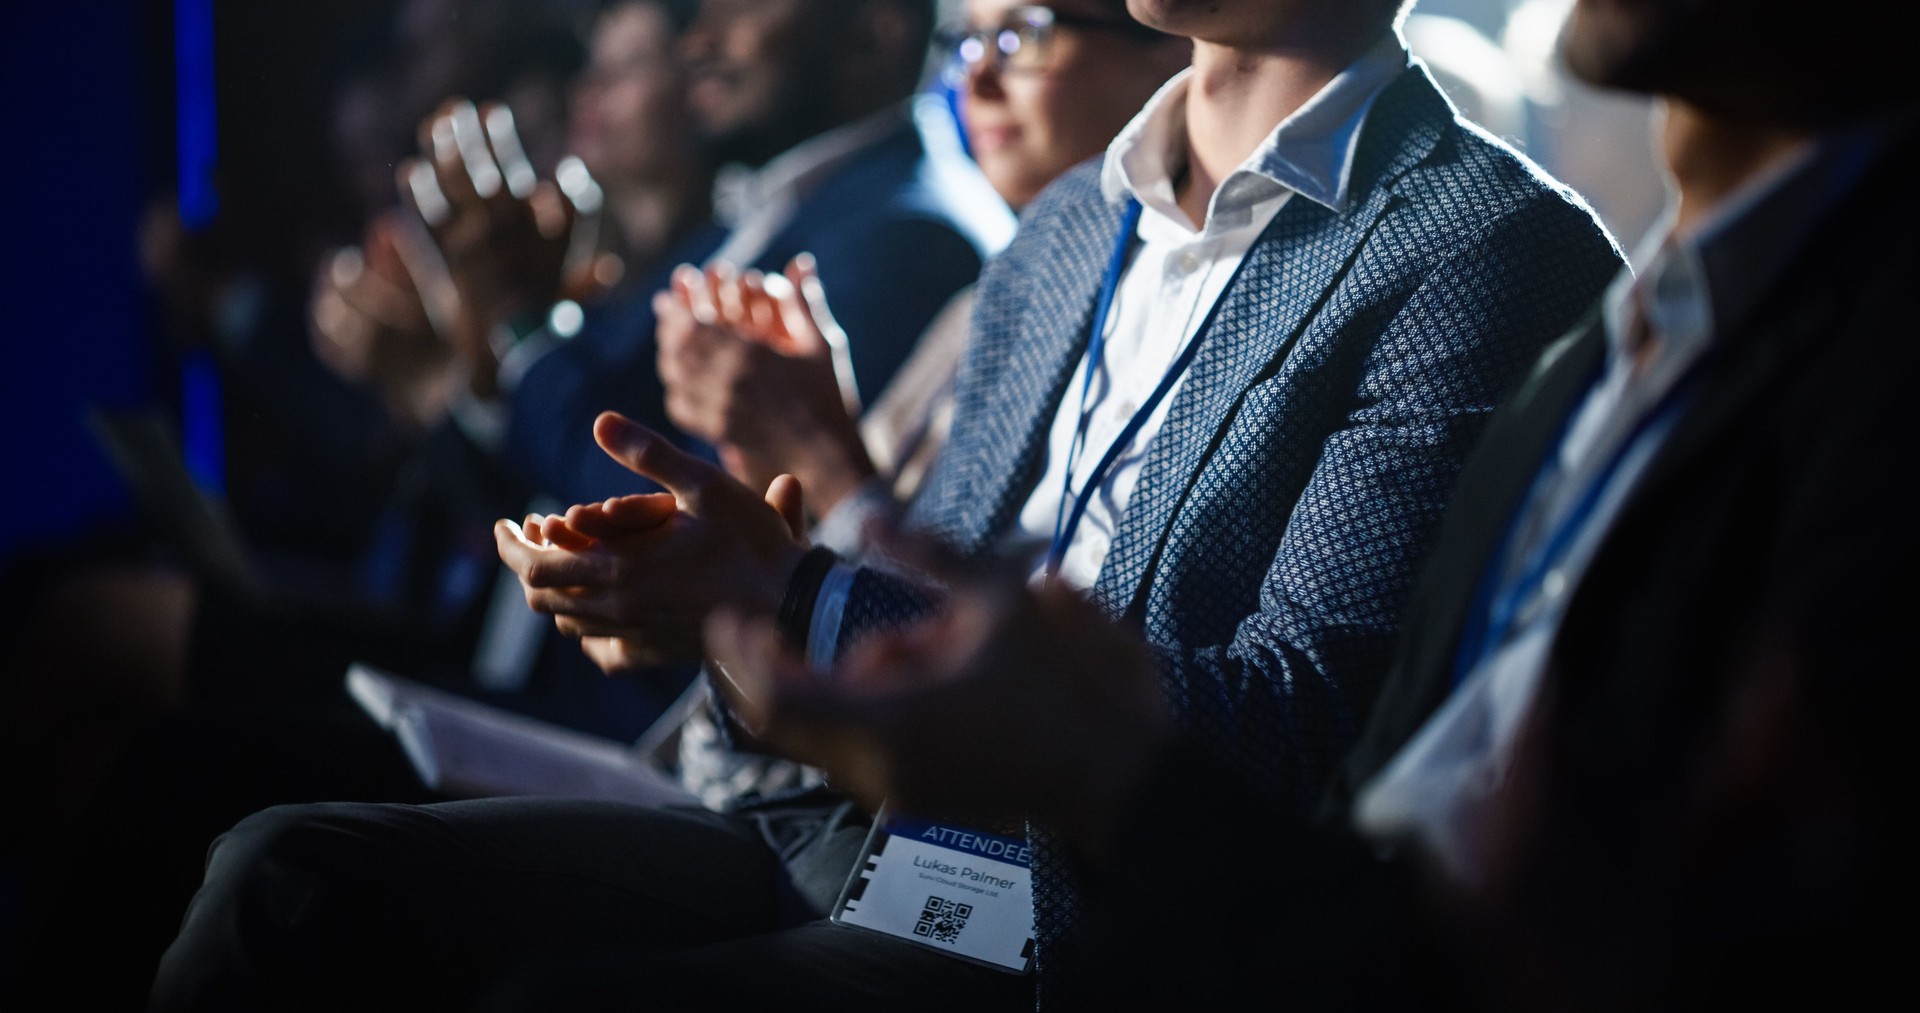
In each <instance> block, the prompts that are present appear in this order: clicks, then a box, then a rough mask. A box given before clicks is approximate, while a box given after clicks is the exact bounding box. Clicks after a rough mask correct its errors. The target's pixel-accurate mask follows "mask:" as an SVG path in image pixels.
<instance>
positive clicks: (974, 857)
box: [833, 809, 1033, 974]
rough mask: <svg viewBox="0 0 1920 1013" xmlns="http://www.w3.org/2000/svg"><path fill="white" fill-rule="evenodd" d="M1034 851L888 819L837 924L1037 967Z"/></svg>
mask: <svg viewBox="0 0 1920 1013" xmlns="http://www.w3.org/2000/svg"><path fill="white" fill-rule="evenodd" d="M1032 851H1033V849H1032V848H1031V847H1030V846H1029V845H1028V844H1027V842H1026V841H1024V840H1021V839H1019V838H1016V837H1005V836H1001V835H999V834H993V833H986V832H984V831H980V830H973V829H970V828H967V827H957V826H951V825H948V824H942V823H925V822H922V821H919V820H911V819H906V818H904V817H896V816H891V815H889V814H888V813H887V812H886V811H885V810H884V809H882V811H881V812H880V815H879V818H877V819H875V820H874V821H873V830H872V831H871V832H870V833H869V834H868V835H867V843H866V848H865V850H863V851H862V852H861V855H860V861H859V863H858V864H856V865H855V866H854V869H853V875H851V876H849V877H847V885H846V886H845V887H844V888H843V889H842V890H841V891H840V901H839V903H838V904H836V905H835V906H834V909H833V920H834V921H835V922H838V923H840V924H842V925H852V926H856V927H859V928H863V929H871V930H873V931H875V932H884V933H886V934H887V935H890V936H896V937H898V938H901V939H905V940H907V941H908V942H912V943H918V944H919V945H921V946H926V947H929V948H931V949H935V950H939V951H940V952H942V953H946V954H948V955H950V956H953V957H958V958H960V959H962V960H970V961H973V962H975V963H978V964H985V965H987V966H989V967H995V968H999V969H1001V970H1003V971H1011V972H1014V973H1019V974H1025V973H1028V972H1030V971H1031V970H1032V969H1033V873H1032V864H1033V853H1032Z"/></svg>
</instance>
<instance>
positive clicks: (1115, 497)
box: [808, 32, 1409, 668]
mask: <svg viewBox="0 0 1920 1013" xmlns="http://www.w3.org/2000/svg"><path fill="white" fill-rule="evenodd" d="M1408 65H1409V58H1408V55H1407V49H1406V44H1405V42H1404V41H1403V40H1402V39H1401V38H1400V35H1399V33H1398V32H1388V33H1387V34H1385V35H1383V36H1382V37H1381V39H1380V41H1379V42H1377V43H1376V44H1374V46H1373V47H1372V48H1370V49H1369V50H1368V51H1367V52H1366V53H1365V54H1363V55H1362V56H1361V57H1360V58H1359V59H1357V60H1355V61H1354V63H1353V64H1352V65H1351V66H1349V67H1348V68H1347V69H1346V70H1344V71H1342V72H1341V73H1340V75H1339V76H1337V77H1335V78H1334V79H1333V80H1332V81H1330V82H1328V83H1327V85H1326V86H1325V87H1323V88H1322V89H1321V90H1320V91H1319V92H1317V93H1316V94H1315V95H1314V96H1313V97H1312V98H1310V99H1308V100H1307V102H1306V103H1305V104H1303V105H1302V106H1301V107H1300V108H1299V109H1297V110H1295V111H1294V113H1293V114H1292V115H1291V116H1288V117H1287V118H1286V119H1285V120H1283V121H1282V122H1281V123H1280V124H1279V125H1278V126H1276V127H1275V128H1274V129H1273V131H1272V132H1271V133H1269V134H1268V135H1267V137H1266V139H1265V140H1264V141H1262V142H1261V144H1260V146H1259V147H1258V148H1256V149H1255V150H1254V151H1253V153H1252V154H1251V155H1249V156H1248V157H1247V159H1246V161H1244V162H1242V163H1241V164H1240V166H1239V167H1238V168H1236V169H1234V171H1233V172H1231V173H1229V174H1228V175H1227V176H1226V178H1225V179H1223V180H1222V181H1221V182H1220V185H1219V187H1218V188H1217V189H1215V191H1214V193H1213V196H1212V197H1211V198H1210V200H1209V201H1208V206H1207V215H1206V220H1205V221H1204V222H1202V223H1200V224H1199V225H1198V226H1196V225H1195V224H1194V223H1193V222H1192V220H1191V219H1189V218H1188V217H1187V215H1186V213H1185V212H1184V211H1182V210H1181V209H1180V206H1179V203H1178V202H1177V201H1176V199H1175V186H1176V183H1177V181H1178V179H1179V177H1180V175H1181V174H1182V172H1183V171H1184V169H1185V164H1186V151H1187V143H1186V139H1187V122H1186V98H1187V87H1188V81H1189V79H1190V78H1191V76H1192V70H1191V69H1189V70H1185V71H1182V72H1181V73H1179V74H1177V75H1175V76H1174V77H1173V78H1172V79H1171V80H1169V81H1168V82H1167V83H1166V84H1165V85H1164V86H1162V87H1161V88H1160V90H1159V91H1158V92H1156V93H1155V94H1154V96H1153V97H1152V98H1151V99H1149V100H1148V101H1147V104H1146V105H1145V106H1144V107H1143V108H1142V109H1141V110H1140V113H1139V114H1138V115H1137V116H1135V117H1134V118H1133V120H1132V122H1130V123H1128V124H1127V126H1126V127H1125V128H1123V129H1122V130H1121V131H1120V133H1119V134H1118V135H1117V136H1115V137H1114V139H1113V142H1112V143H1111V144H1110V145H1109V146H1108V148H1107V154H1106V161H1105V163H1104V165H1103V167H1102V172H1101V189H1102V191H1103V192H1104V193H1105V195H1106V198H1107V199H1108V200H1109V201H1112V202H1114V203H1119V202H1121V201H1123V200H1126V199H1127V198H1129V197H1132V198H1133V199H1135V200H1138V201H1139V202H1140V205H1141V215H1140V224H1139V226H1138V227H1137V229H1136V231H1135V238H1136V242H1135V243H1134V245H1133V251H1132V254H1131V257H1130V259H1129V261H1128V263H1127V265H1126V268H1125V269H1124V271H1123V273H1122V275H1121V278H1120V283H1119V286H1118V288H1117V290H1116V292H1115V295H1114V302H1113V306H1112V308H1111V310H1110V311H1109V312H1108V315H1107V324H1106V351H1105V354H1104V355H1103V356H1102V358H1101V361H1100V362H1099V363H1089V362H1088V361H1087V359H1086V357H1084V356H1083V357H1082V359H1081V361H1080V364H1079V366H1078V367H1077V368H1076V369H1075V370H1074V374H1073V378H1072V380H1071V381H1070V382H1069V384H1068V387H1067V394H1066V397H1065V398H1064V399H1063V400H1062V401H1061V404H1060V408H1059V411H1058V412H1057V413H1056V414H1055V416H1054V419H1053V425H1052V428H1051V429H1050V430H1049V433H1048V437H1047V464H1046V468H1045V470H1044V472H1043V474H1042V475H1041V478H1040V482H1039V484H1038V485H1037V486H1035V487H1034V490H1033V493H1032V495H1031V496H1030V497H1029V498H1028V500H1027V502H1026V504H1025V506H1024V507H1023V508H1022V509H1021V511H1020V514H1019V517H1018V520H1017V522H1016V523H1015V525H1014V528H1013V530H1012V531H1011V532H1010V533H1009V534H1008V537H1007V541H1006V543H1005V544H1003V545H1002V549H1003V550H1004V551H1005V552H1007V553H1010V554H1015V555H1018V556H1021V557H1023V558H1026V559H1028V560H1029V561H1030V564H1031V572H1032V573H1033V575H1034V577H1035V578H1036V579H1037V578H1038V577H1039V576H1040V575H1042V574H1043V573H1044V571H1045V567H1046V561H1047V560H1046V557H1047V553H1048V550H1049V548H1050V547H1051V544H1052V540H1053V533H1054V527H1055V524H1056V522H1057V520H1058V518H1059V514H1060V511H1061V510H1062V509H1063V508H1066V509H1070V508H1071V506H1072V503H1071V501H1066V500H1065V496H1064V486H1065V484H1066V480H1067V474H1066V466H1067V456H1068V450H1069V448H1070V447H1071V446H1072V445H1073V442H1074V440H1075V438H1076V433H1077V432H1078V431H1079V430H1080V428H1081V422H1082V417H1083V414H1084V418H1085V432H1086V435H1085V439H1084V444H1083V446H1082V447H1081V448H1080V451H1079V453H1078V454H1077V455H1076V456H1075V458H1074V474H1073V476H1072V487H1073V493H1074V495H1076V496H1077V495H1078V493H1079V492H1080V490H1081V489H1083V488H1084V487H1085V483H1086V481H1087V479H1088V476H1089V473H1090V472H1091V471H1092V470H1093V468H1094V467H1095V466H1096V465H1097V464H1098V462H1099V460H1100V459H1101V458H1102V457H1103V456H1105V454H1106V451H1107V449H1108V447H1109V446H1110V445H1111V444H1112V442H1113V441H1114V439H1115V438H1116V437H1117V436H1118V435H1119V434H1120V431H1121V430H1122V429H1124V428H1125V427H1126V425H1127V423H1128V421H1129V420H1131V419H1132V417H1133V416H1134V414H1135V413H1136V412H1137V411H1139V410H1140V407H1141V406H1142V404H1143V403H1144V402H1145V401H1146V399H1147V397H1148V395H1149V394H1151V393H1152V391H1153V390H1154V388H1156V387H1157V386H1158V385H1159V384H1160V381H1161V379H1162V378H1163V377H1164V376H1165V375H1166V373H1167V371H1168V369H1169V367H1171V366H1172V365H1173V364H1174V363H1175V362H1176V361H1177V360H1178V359H1179V357H1180V353H1181V351H1182V350H1183V349H1184V348H1185V346H1186V344H1187V343H1188V342H1190V341H1192V340H1194V339H1195V338H1196V337H1197V336H1198V333H1199V330H1200V328H1201V325H1202V324H1204V323H1205V322H1206V319H1207V317H1208V315H1209V313H1210V311H1211V310H1212V308H1213V306H1214V304H1215V303H1217V302H1218V301H1219V300H1220V297H1221V296H1222V295H1223V294H1224V293H1225V292H1226V290H1227V288H1228V285H1229V284H1230V283H1231V281H1232V280H1233V277H1234V275H1235V273H1236V272H1237V271H1238V270H1239V267H1240V264H1241V261H1242V260H1243V259H1245V257H1246V254H1247V251H1248V250H1249V249H1251V248H1252V246H1253V244H1254V242H1255V240H1257V239H1259V237H1260V234H1261V232H1263V231H1265V229H1266V227H1267V225H1268V223H1270V222H1271V221H1272V220H1273V217H1274V215H1276V214H1278V213H1279V211H1280V209H1281V208H1282V207H1283V206H1284V205H1285V204H1286V202H1287V201H1288V200H1290V199H1292V197H1293V196H1294V195H1296V194H1298V195H1300V196H1302V197H1305V198H1306V199H1308V200H1311V201H1314V202H1315V203H1318V204H1322V205H1325V206H1326V207H1328V208H1331V209H1333V210H1335V211H1343V210H1345V208H1346V202H1347V188H1348V184H1349V182H1350V178H1351V174H1352V169H1353V154H1354V151H1355V149H1356V147H1357V146H1358V144H1359V140H1360V128H1361V125H1362V124H1363V123H1364V122H1365V120H1366V114H1367V111H1368V110H1369V109H1370V108H1372V105H1373V100H1374V98H1375V97H1376V96H1378V95H1379V93H1380V91H1381V89H1383V88H1385V87H1386V85H1387V84H1388V83H1389V82H1391V81H1392V80H1393V79H1394V78H1395V77H1397V76H1399V75H1400V73H1402V72H1403V71H1405V70H1406V69H1407V67H1408ZM1090 368H1091V369H1093V370H1094V374H1093V384H1092V387H1091V389H1089V390H1088V391H1087V397H1086V401H1085V404H1082V401H1081V396H1080V395H1081V390H1082V384H1083V383H1084V382H1085V378H1086V374H1087V370H1088V369H1090ZM1181 379H1184V378H1179V379H1176V382H1175V384H1174V386H1173V388H1172V389H1170V390H1169V391H1168V392H1167V394H1166V396H1165V397H1163V398H1162V399H1161V400H1160V402H1159V403H1158V404H1157V405H1156V406H1155V407H1154V409H1153V411H1152V412H1151V414H1150V415H1149V416H1148V418H1147V419H1146V420H1145V423H1144V424H1143V425H1142V426H1141V427H1140V429H1139V430H1138V432H1136V433H1135V434H1134V436H1133V438H1132V440H1131V441H1130V442H1129V443H1128V445H1127V446H1126V448H1124V449H1123V450H1122V452H1121V453H1120V454H1119V456H1118V457H1117V458H1116V459H1115V462H1114V465H1113V467H1111V468H1109V469H1108V471H1107V472H1106V474H1105V475H1103V476H1101V477H1100V485H1099V486H1098V488H1097V491H1096V493H1095V495H1094V496H1093V498H1092V499H1091V500H1090V501H1089V503H1088V506H1087V510H1086V514H1085V516H1083V517H1082V518H1081V520H1080V523H1079V525H1078V526H1077V527H1076V528H1075V529H1074V532H1073V537H1072V539H1071V541H1069V543H1068V545H1067V551H1066V555H1065V557H1064V559H1063V561H1062V565H1061V568H1060V573H1059V578H1060V579H1062V580H1065V581H1066V582H1067V583H1068V584H1069V585H1071V586H1073V587H1076V588H1082V589H1084V588H1088V587H1091V586H1093V583H1094V580H1095V578H1096V577H1098V576H1099V573H1100V566H1101V564H1102V563H1103V562H1104V561H1105V560H1106V556H1107V549H1108V547H1109V546H1110V544H1111V543H1112V540H1113V535H1114V532H1115V531H1116V530H1117V528H1118V526H1119V521H1120V518H1121V516H1122V514H1123V513H1124V511H1125V510H1126V505H1127V499H1128V497H1129V496H1131V495H1132V492H1133V487H1134V484H1135V483H1136V482H1137V481H1138V480H1139V477H1140V468H1141V466H1142V465H1143V464H1144V463H1145V462H1146V457H1147V451H1148V448H1149V447H1151V445H1152V443H1153V440H1154V437H1155V436H1156V435H1158V433H1159V431H1160V427H1161V424H1162V423H1163V422H1164V421H1165V420H1166V416H1167V410H1168V408H1169V407H1171V405H1172V403H1173V399H1174V397H1175V396H1177V394H1178V387H1179V382H1180V380H1181ZM852 582H853V570H852V568H851V567H850V566H847V565H844V564H843V565H841V566H837V567H835V568H834V570H833V571H832V572H831V573H830V574H829V575H828V577H827V579H826V581H825V582H824V583H823V584H822V586H821V590H820V594H819V597H818V598H817V599H816V606H815V611H814V622H813V625H812V629H811V633H810V636H809V651H808V654H809V658H810V660H811V661H812V662H813V663H814V665H815V666H816V667H822V668H824V667H825V666H827V665H829V664H831V662H832V652H833V647H834V643H835V641H836V640H837V639H838V635H839V629H840V616H841V612H842V610H843V609H844V607H845V604H846V595H847V592H848V590H849V589H850V587H851V585H852Z"/></svg>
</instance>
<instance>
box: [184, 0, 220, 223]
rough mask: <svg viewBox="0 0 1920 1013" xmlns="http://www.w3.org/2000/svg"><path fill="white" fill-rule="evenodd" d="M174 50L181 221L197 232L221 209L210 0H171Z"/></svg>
mask: <svg viewBox="0 0 1920 1013" xmlns="http://www.w3.org/2000/svg"><path fill="white" fill-rule="evenodd" d="M173 48H174V68H175V69H174V90H175V93H176V94H175V102H176V103H177V112H176V115H177V117H178V124H179V125H178V142H177V143H178V145H179V149H180V152H179V165H180V220H181V221H182V222H184V223H185V224H186V226H187V228H189V229H199V228H203V227H205V226H206V225H207V224H209V223H211V222H212V221H213V216H214V214H215V213H217V212H218V211H219V210H220V195H219V194H218V193H217V192H216V191H215V190H214V187H213V163H214V153H215V135H214V115H213V114H214V110H213V0H174V4H173Z"/></svg>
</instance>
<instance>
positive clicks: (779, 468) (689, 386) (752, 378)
mask: <svg viewBox="0 0 1920 1013" xmlns="http://www.w3.org/2000/svg"><path fill="white" fill-rule="evenodd" d="M654 314H655V316H656V317H657V319H658V320H659V332H658V336H659V371H660V378H661V381H662V383H663V384H665V386H666V393H667V398H666V406H667V414H668V416H669V417H670V418H671V419H672V420H673V422H674V424H675V425H677V426H679V427H680V428H681V429H682V430H684V431H686V432H688V433H691V434H693V435H695V436H698V437H700V438H701V439H703V440H706V441H707V442H708V443H711V444H713V445H714V446H716V447H717V448H719V450H720V456H721V460H722V461H723V462H724V463H725V464H726V466H727V469H728V470H729V471H731V472H732V473H733V474H734V475H736V476H738V477H739V478H740V479H741V480H743V481H745V482H747V483H748V484H749V485H753V486H755V487H760V486H764V485H765V484H766V483H767V482H769V481H771V480H772V478H773V477H774V476H776V475H779V474H782V473H788V474H793V475H796V476H798V477H799V478H800V480H801V482H802V483H803V484H804V485H805V486H806V488H807V495H808V498H809V500H810V502H811V503H812V505H813V506H814V508H815V509H816V510H818V511H821V512H824V511H825V510H827V509H830V508H831V507H832V506H833V505H834V504H835V503H837V502H839V500H840V499H841V497H843V496H845V495H846V494H847V493H848V492H850V491H851V490H852V489H853V487H854V486H856V485H858V484H859V483H860V482H861V481H864V480H865V479H866V478H868V477H870V476H872V475H873V474H874V467H873V463H872V461H871V460H870V459H869V458H868V457H867V452H866V447H865V445H864V444H863V443H862V442H861V439H860V433H859V429H858V428H857V426H856V424H855V422H854V419H855V418H857V417H858V415H859V413H860V396H859V392H858V390H857V389H856V388H855V386H854V382H853V369H852V365H851V360H850V359H849V357H848V353H847V339H846V335H845V333H844V332H843V331H842V330H841V329H840V326H839V325H838V324H837V323H835V322H834V319H833V314H832V312H831V311H830V310H829V309H828V308H827V304H826V295H825V292H824V290H823V289H822V288H821V285H820V279H819V277H818V274H817V271H816V268H815V265H814V262H813V258H812V257H810V256H807V255H805V254H802V255H801V256H799V257H796V258H795V259H794V261H793V262H792V263H791V264H789V265H788V267H787V270H786V273H785V274H764V275H763V274H762V273H760V272H758V271H747V272H744V273H741V272H738V271H736V270H735V269H734V268H733V267H732V266H731V265H728V264H725V263H720V264H714V265H711V266H709V267H708V268H707V269H705V270H701V269H699V268H696V267H693V266H691V265H682V266H681V267H680V268H679V269H678V270H676V271H675V272H674V274H673V281H672V285H671V287H670V288H669V289H668V290H667V291H664V292H661V293H659V294H658V295H656V296H655V297H654Z"/></svg>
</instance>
